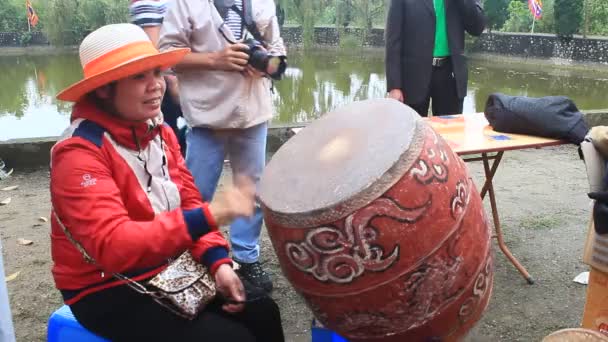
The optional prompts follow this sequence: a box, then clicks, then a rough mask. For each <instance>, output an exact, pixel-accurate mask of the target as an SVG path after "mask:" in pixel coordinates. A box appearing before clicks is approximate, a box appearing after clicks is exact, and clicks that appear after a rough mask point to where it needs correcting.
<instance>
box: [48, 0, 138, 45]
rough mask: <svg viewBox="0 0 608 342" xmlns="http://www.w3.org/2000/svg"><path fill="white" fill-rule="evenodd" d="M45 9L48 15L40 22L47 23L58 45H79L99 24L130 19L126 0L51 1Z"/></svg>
mask: <svg viewBox="0 0 608 342" xmlns="http://www.w3.org/2000/svg"><path fill="white" fill-rule="evenodd" d="M44 10H45V13H46V16H45V17H42V16H41V18H40V21H41V22H45V27H44V28H45V29H44V31H45V33H46V34H47V36H48V38H49V40H50V41H51V43H52V44H54V45H74V44H78V43H79V42H80V41H81V40H82V38H84V36H85V35H86V34H87V33H89V32H91V31H93V30H95V29H96V28H98V27H101V26H103V25H107V24H112V23H124V22H126V21H127V20H128V17H127V14H128V5H127V4H126V3H125V2H124V1H123V0H48V1H46V7H45V8H44ZM52 18H61V20H53V19H52Z"/></svg>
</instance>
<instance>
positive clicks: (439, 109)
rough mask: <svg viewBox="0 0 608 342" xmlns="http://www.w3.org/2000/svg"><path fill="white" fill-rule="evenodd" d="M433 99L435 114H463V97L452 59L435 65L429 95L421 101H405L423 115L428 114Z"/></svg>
mask: <svg viewBox="0 0 608 342" xmlns="http://www.w3.org/2000/svg"><path fill="white" fill-rule="evenodd" d="M431 98H432V99H433V102H432V103H433V115H435V116H437V115H448V114H462V104H463V102H464V99H463V98H460V97H458V91H457V90H456V79H455V78H454V74H453V71H452V61H451V60H449V59H448V60H447V61H446V62H445V63H444V64H443V65H441V66H438V67H435V66H434V67H433V76H432V77H431V84H430V86H429V89H428V95H427V96H426V98H425V99H424V101H422V102H419V103H408V102H407V94H405V102H406V104H407V105H408V106H410V107H412V108H413V109H414V110H415V111H416V112H418V114H420V115H421V116H428V113H429V102H430V99H431Z"/></svg>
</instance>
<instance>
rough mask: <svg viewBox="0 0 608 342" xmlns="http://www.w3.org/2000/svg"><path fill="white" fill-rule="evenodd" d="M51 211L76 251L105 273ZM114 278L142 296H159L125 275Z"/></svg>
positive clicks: (115, 275)
mask: <svg viewBox="0 0 608 342" xmlns="http://www.w3.org/2000/svg"><path fill="white" fill-rule="evenodd" d="M51 211H52V212H53V215H54V216H55V220H57V223H58V224H59V227H61V230H63V233H64V234H65V236H66V237H67V238H68V240H69V241H70V242H71V243H72V244H73V245H74V247H76V249H77V250H78V251H79V252H80V253H81V254H82V257H83V258H84V261H86V262H87V263H89V264H91V265H95V266H97V268H99V269H100V270H101V271H102V272H103V268H101V266H100V265H99V264H98V263H97V262H96V261H95V259H93V257H92V256H91V255H90V254H89V253H87V251H86V250H85V249H84V247H83V246H82V245H81V244H80V243H79V242H78V241H76V240H75V239H74V237H73V236H72V233H70V231H69V230H68V228H67V227H66V226H65V225H64V224H63V222H62V221H61V219H59V215H57V212H56V211H55V208H51ZM112 276H113V277H114V278H116V279H118V280H123V281H125V284H126V285H127V286H129V287H130V288H132V289H133V290H135V291H137V292H139V293H141V294H147V295H150V296H152V297H155V298H156V297H157V296H158V294H157V292H155V291H149V290H148V289H147V288H146V287H145V286H143V285H142V284H140V283H139V282H137V281H135V280H133V279H131V278H129V277H127V276H125V275H124V274H121V273H112Z"/></svg>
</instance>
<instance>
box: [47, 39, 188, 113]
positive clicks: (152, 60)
mask: <svg viewBox="0 0 608 342" xmlns="http://www.w3.org/2000/svg"><path fill="white" fill-rule="evenodd" d="M189 52H190V49H187V48H183V49H174V50H169V51H166V52H159V53H157V54H153V55H148V56H143V57H141V58H137V59H134V60H131V61H129V62H127V63H124V64H121V65H118V66H116V67H114V68H112V69H110V70H107V71H104V72H101V73H99V74H97V75H93V76H91V77H88V78H85V79H83V80H81V81H79V82H76V83H74V84H72V85H71V86H69V87H67V88H65V89H64V90H62V91H61V92H60V93H59V94H57V99H59V100H62V101H69V102H77V101H78V100H80V99H81V98H82V97H83V96H84V95H86V94H88V93H90V92H91V91H93V90H95V89H97V88H99V87H101V86H104V85H106V84H109V83H111V82H114V81H118V80H120V79H123V78H125V77H129V76H132V75H136V74H138V73H140V72H143V71H147V70H151V69H154V68H161V69H167V68H170V67H172V66H174V65H176V64H177V63H179V62H180V61H181V60H182V59H183V58H184V56H186V55H187V54H188V53H189Z"/></svg>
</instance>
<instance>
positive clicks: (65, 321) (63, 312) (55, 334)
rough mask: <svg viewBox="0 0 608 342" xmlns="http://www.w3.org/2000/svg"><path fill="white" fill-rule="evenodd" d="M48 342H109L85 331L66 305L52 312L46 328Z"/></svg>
mask: <svg viewBox="0 0 608 342" xmlns="http://www.w3.org/2000/svg"><path fill="white" fill-rule="evenodd" d="M47 341H48V342H76V341H77V342H110V341H109V340H106V339H105V338H101V337H99V336H97V335H95V334H93V333H92V332H90V331H88V330H87V329H85V328H84V327H83V326H82V325H80V323H78V321H77V320H76V318H74V315H73V314H72V310H70V307H69V306H67V305H64V306H62V307H60V308H59V309H58V310H57V311H55V312H53V314H52V315H51V318H49V326H48V328H47Z"/></svg>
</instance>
